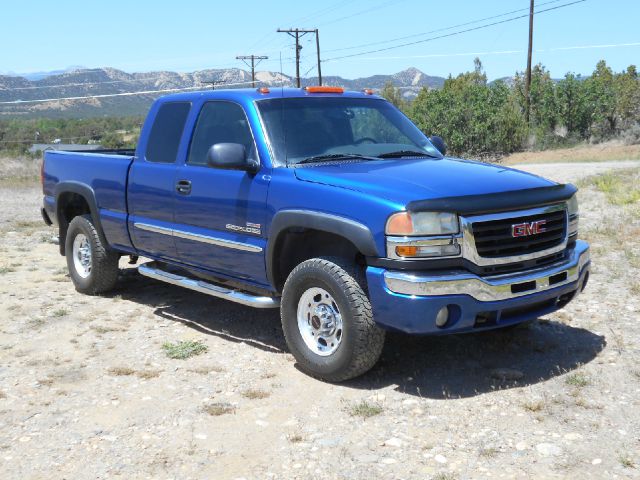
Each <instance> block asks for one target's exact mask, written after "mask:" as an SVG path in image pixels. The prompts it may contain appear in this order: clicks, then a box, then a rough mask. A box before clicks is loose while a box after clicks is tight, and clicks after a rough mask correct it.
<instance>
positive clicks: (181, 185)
mask: <svg viewBox="0 0 640 480" xmlns="http://www.w3.org/2000/svg"><path fill="white" fill-rule="evenodd" d="M176 192H178V193H179V194H181V195H189V194H190V193H191V181H190V180H178V183H176Z"/></svg>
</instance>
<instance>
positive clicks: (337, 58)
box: [323, 0, 587, 62]
mask: <svg viewBox="0 0 640 480" xmlns="http://www.w3.org/2000/svg"><path fill="white" fill-rule="evenodd" d="M586 1H587V0H575V1H573V2H570V3H565V4H563V5H558V6H556V7H550V8H546V9H543V10H538V11H537V12H535V13H544V12H549V11H551V10H557V9H559V8H564V7H568V6H570V5H575V4H578V3H583V2H586ZM528 16H529V14H528V13H527V14H526V15H518V16H516V17H511V18H507V19H505V20H500V21H497V22H492V23H488V24H485V25H480V26H477V27H472V28H467V29H465V30H459V31H457V32H452V33H447V34H444V35H438V36H435V37H430V38H426V39H424V40H416V41H414V42H407V43H401V44H399V45H393V46H390V47H384V48H377V49H374V50H368V51H366V52H358V53H352V54H349V55H342V56H339V57H333V58H327V59H325V60H323V62H331V61H335V60H342V59H345V58H352V57H359V56H361V55H367V54H370V53H378V52H386V51H388V50H394V49H397V48H402V47H408V46H411V45H417V44H420V43H426V42H431V41H433V40H438V39H441V38H446V37H453V36H455V35H460V34H463V33H468V32H473V31H475V30H481V29H484V28H489V27H493V26H495V25H500V24H503V23H508V22H513V21H515V20H519V19H521V18H525V17H528Z"/></svg>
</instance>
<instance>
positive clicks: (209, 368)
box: [189, 365, 224, 375]
mask: <svg viewBox="0 0 640 480" xmlns="http://www.w3.org/2000/svg"><path fill="white" fill-rule="evenodd" d="M189 372H191V373H197V374H198V375H209V374H210V373H211V372H216V373H222V372H224V368H222V367H218V366H216V365H205V366H202V367H196V368H190V369H189Z"/></svg>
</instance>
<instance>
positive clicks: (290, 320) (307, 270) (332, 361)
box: [280, 258, 385, 382]
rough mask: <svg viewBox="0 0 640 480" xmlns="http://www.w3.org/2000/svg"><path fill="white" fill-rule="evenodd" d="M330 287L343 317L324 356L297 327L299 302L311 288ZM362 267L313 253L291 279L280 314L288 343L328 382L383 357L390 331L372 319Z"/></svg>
mask: <svg viewBox="0 0 640 480" xmlns="http://www.w3.org/2000/svg"><path fill="white" fill-rule="evenodd" d="M314 287H318V288H322V289H324V290H325V291H327V292H329V293H330V294H331V296H332V297H333V300H334V301H335V303H336V304H337V307H338V310H339V312H340V316H341V318H342V332H343V333H342V336H341V340H340V343H339V345H338V347H337V349H336V350H335V351H334V352H333V353H331V354H330V355H328V356H321V355H319V354H318V353H316V352H314V351H313V350H312V349H311V348H309V347H308V346H307V344H306V343H305V341H304V339H303V338H302V334H301V333H300V329H299V328H298V317H297V312H298V302H299V301H300V299H301V297H302V295H303V294H304V292H306V291H307V290H308V289H309V288H314ZM365 288H366V287H365V282H364V279H363V275H362V273H361V270H360V269H359V268H358V267H357V266H355V265H349V264H347V263H346V262H344V261H342V260H341V259H336V258H313V259H311V260H307V261H305V262H302V263H301V264H300V265H298V266H297V267H296V268H295V269H294V270H293V271H292V272H291V273H290V274H289V277H288V278H287V281H286V283H285V285H284V289H283V292H282V300H281V306H280V315H281V320H282V330H283V332H284V336H285V339H286V341H287V345H288V346H289V349H290V351H291V353H292V354H293V356H294V357H295V359H296V361H297V362H298V366H299V367H300V369H301V370H302V371H304V372H305V373H307V374H309V375H311V376H313V377H316V378H319V379H321V380H325V381H329V382H341V381H345V380H349V379H351V378H354V377H357V376H359V375H362V374H363V373H365V372H367V371H368V370H370V369H371V368H372V367H373V366H374V365H375V364H376V362H377V361H378V359H379V358H380V354H381V353H382V347H383V345H384V337H385V331H384V330H383V329H381V328H380V327H378V326H377V325H376V324H375V323H374V321H373V315H372V312H371V303H370V302H369V298H368V297H367V294H366V293H365Z"/></svg>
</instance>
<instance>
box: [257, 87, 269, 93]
mask: <svg viewBox="0 0 640 480" xmlns="http://www.w3.org/2000/svg"><path fill="white" fill-rule="evenodd" d="M258 93H262V94H266V93H271V90H269V88H268V87H260V88H259V89H258Z"/></svg>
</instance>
